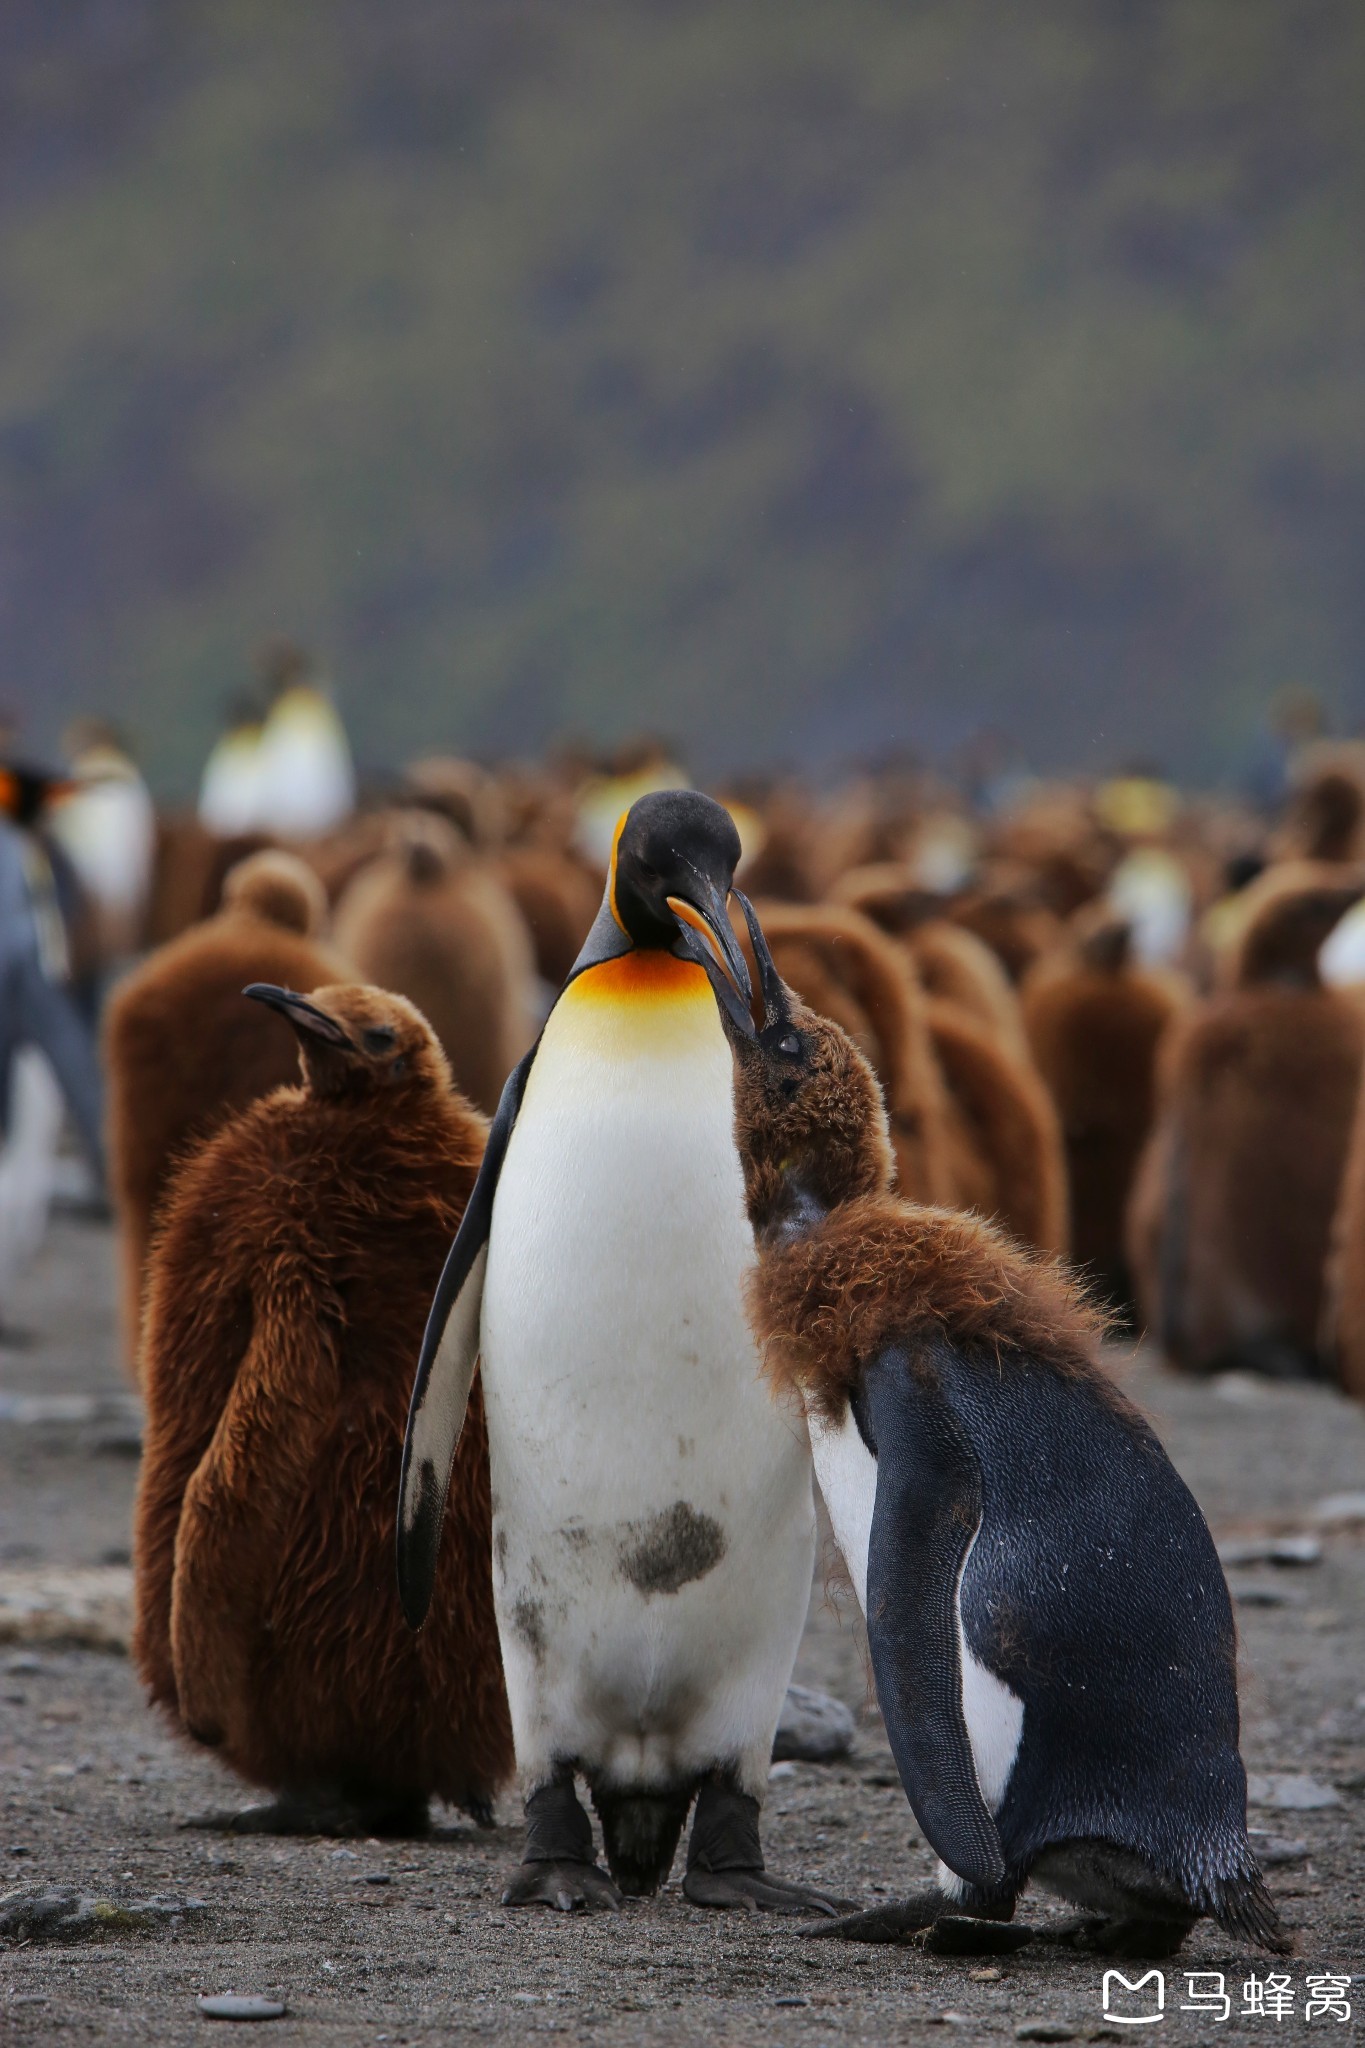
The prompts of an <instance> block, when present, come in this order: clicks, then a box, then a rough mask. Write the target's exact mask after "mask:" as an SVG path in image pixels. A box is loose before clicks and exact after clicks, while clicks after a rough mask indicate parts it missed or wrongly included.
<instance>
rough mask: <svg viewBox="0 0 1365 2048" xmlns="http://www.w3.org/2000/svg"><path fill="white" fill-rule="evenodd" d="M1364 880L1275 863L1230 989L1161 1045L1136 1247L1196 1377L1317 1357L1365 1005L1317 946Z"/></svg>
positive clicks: (1139, 1285) (1290, 1369) (1165, 1344)
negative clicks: (1329, 972) (1322, 962)
mask: <svg viewBox="0 0 1365 2048" xmlns="http://www.w3.org/2000/svg"><path fill="white" fill-rule="evenodd" d="M1360 890H1361V882H1360V878H1359V877H1358V876H1355V875H1351V874H1349V873H1348V874H1343V872H1342V870H1340V869H1333V868H1324V867H1319V866H1315V865H1313V864H1310V863H1294V864H1288V863H1286V865H1285V867H1284V868H1283V869H1281V870H1278V871H1277V870H1275V869H1270V870H1268V871H1267V872H1266V874H1265V875H1263V876H1262V877H1261V878H1260V880H1259V881H1257V882H1255V883H1253V884H1252V892H1254V894H1255V905H1254V908H1253V910H1252V913H1251V915H1250V917H1249V921H1248V922H1247V924H1246V926H1245V927H1244V930H1243V934H1242V939H1241V945H1240V951H1239V954H1238V958H1237V963H1236V967H1235V975H1234V985H1233V986H1232V987H1231V988H1229V989H1225V990H1222V991H1220V992H1219V993H1217V994H1215V995H1213V996H1210V997H1209V998H1208V999H1207V1000H1205V1001H1203V1002H1201V1003H1198V1004H1196V1005H1195V1006H1194V1007H1193V1009H1191V1010H1190V1011H1189V1012H1188V1013H1187V1015H1186V1016H1184V1017H1182V1018H1181V1019H1179V1020H1178V1021H1177V1023H1176V1025H1175V1027H1174V1028H1173V1030H1172V1031H1171V1033H1170V1034H1169V1036H1168V1038H1167V1040H1166V1042H1165V1044H1164V1046H1163V1049H1162V1053H1161V1058H1160V1062H1159V1101H1160V1107H1159V1111H1158V1117H1157V1123H1156V1127H1155V1129H1154V1131H1153V1133H1152V1136H1151V1139H1150V1141H1149V1143H1148V1147H1147V1150H1146V1153H1145V1155H1144V1157H1143V1160H1142V1163H1141V1166H1140V1168H1139V1172H1138V1179H1137V1184H1136V1186H1135V1189H1134V1193H1133V1200H1132V1206H1131V1210H1130V1216H1129V1224H1128V1241H1129V1257H1130V1263H1131V1267H1132V1271H1133V1276H1134V1281H1135V1285H1136V1292H1137V1297H1138V1303H1139V1306H1140V1308H1141V1309H1142V1311H1143V1314H1144V1316H1145V1319H1146V1321H1147V1325H1148V1327H1149V1329H1150V1330H1151V1331H1152V1333H1153V1335H1154V1336H1156V1337H1157V1338H1158V1339H1159V1341H1160V1343H1161V1345H1162V1348H1163V1349H1164V1350H1165V1352H1166V1354H1167V1356H1168V1357H1169V1358H1170V1359H1171V1361H1172V1362H1173V1363H1174V1364H1176V1365H1179V1366H1183V1367H1185V1368H1186V1369H1187V1370H1189V1371H1192V1372H1209V1371H1214V1370H1216V1369H1218V1368H1219V1367H1221V1366H1229V1365H1239V1366H1242V1367H1244V1368H1250V1369H1253V1370H1260V1371H1265V1372H1270V1373H1274V1374H1279V1375H1283V1374H1290V1375H1292V1374H1295V1373H1298V1374H1303V1373H1309V1374H1314V1373H1321V1372H1322V1371H1323V1369H1324V1368H1323V1363H1322V1360H1321V1357H1320V1352H1319V1339H1320V1324H1321V1319H1322V1309H1323V1292H1324V1271H1325V1266H1326V1261H1327V1254H1328V1246H1329V1242H1330V1237H1331V1229H1332V1218H1333V1213H1334V1211H1335V1207H1336V1203H1337V1198H1338V1193H1339V1190H1340V1188H1341V1182H1342V1173H1343V1169H1344V1166H1345V1161H1346V1150H1347V1145H1348V1142H1349V1138H1350V1131H1351V1122H1352V1116H1353V1112H1354V1109H1355V1103H1356V1096H1357V1092H1358V1089H1359V1084H1360V1073H1361V1060H1362V1054H1363V1053H1365V1008H1362V1006H1361V1004H1360V1003H1359V1001H1358V1000H1357V999H1356V998H1355V997H1354V996H1352V995H1348V994H1345V993H1338V992H1337V991H1335V990H1333V989H1328V988H1324V986H1323V984H1322V980H1321V977H1320V975H1319V973H1318V966H1317V956H1318V953H1319V951H1320V949H1321V947H1322V946H1323V944H1324V942H1325V941H1326V939H1327V937H1328V935H1329V933H1330V932H1331V930H1332V928H1333V926H1334V925H1335V924H1336V923H1337V921H1338V920H1339V919H1340V918H1341V917H1342V915H1343V914H1344V912H1345V911H1346V910H1347V909H1348V908H1349V907H1350V905H1351V904H1352V903H1353V902H1355V901H1356V900H1357V899H1358V898H1359V895H1360ZM1252 892H1248V893H1252Z"/></svg>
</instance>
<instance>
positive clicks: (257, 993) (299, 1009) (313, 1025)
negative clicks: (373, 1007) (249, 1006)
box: [242, 981, 355, 1052]
mask: <svg viewBox="0 0 1365 2048" xmlns="http://www.w3.org/2000/svg"><path fill="white" fill-rule="evenodd" d="M242 994H243V995H244V996H250V997H251V1000H252V1001H253V1002H255V1003H265V1004H267V1005H268V1006H269V1008H270V1009H272V1010H278V1011H279V1013H280V1015H281V1016H282V1017H286V1018H288V1020H289V1022H290V1023H291V1024H292V1025H293V1027H294V1029H295V1031H297V1032H299V1033H301V1034H302V1033H307V1035H308V1036H309V1037H310V1038H320V1039H321V1040H322V1042H323V1044H324V1045H334V1046H339V1047H343V1048H344V1049H345V1050H346V1051H347V1052H354V1051H355V1046H354V1044H353V1042H352V1040H351V1038H350V1036H349V1035H348V1034H347V1033H346V1032H345V1031H343V1030H342V1028H341V1026H340V1025H339V1024H338V1023H337V1021H336V1018H335V1017H329V1016H328V1014H327V1012H326V1011H325V1010H320V1009H319V1008H318V1006H317V1004H316V1003H310V1002H309V1000H308V998H307V996H299V995H295V993H294V991H293V989H291V988H276V986H275V984H274V983H273V982H270V981H253V982H252V983H251V984H250V986H249V987H247V988H244V989H243V990H242Z"/></svg>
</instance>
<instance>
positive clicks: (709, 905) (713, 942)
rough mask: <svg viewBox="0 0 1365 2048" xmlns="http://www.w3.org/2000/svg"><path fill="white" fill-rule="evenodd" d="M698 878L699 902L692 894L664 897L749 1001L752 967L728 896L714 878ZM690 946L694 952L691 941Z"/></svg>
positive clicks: (681, 924) (679, 919) (675, 915)
mask: <svg viewBox="0 0 1365 2048" xmlns="http://www.w3.org/2000/svg"><path fill="white" fill-rule="evenodd" d="M697 880H698V886H697V896H698V897H700V899H701V900H700V902H698V901H697V900H695V899H694V898H692V897H689V896H669V897H667V898H666V899H665V900H666V901H667V904H668V907H669V909H670V910H671V911H672V913H673V915H674V917H676V918H677V920H678V923H679V925H680V926H686V927H687V928H688V930H690V931H694V932H696V933H698V934H699V935H700V938H701V940H702V943H703V944H704V945H705V946H706V947H707V948H708V949H709V950H710V952H711V955H712V957H713V958H714V960H715V961H716V963H717V965H718V966H719V967H720V968H721V969H722V970H723V971H724V972H725V973H726V974H728V975H729V977H730V979H731V981H732V982H733V983H734V985H735V987H736V988H737V989H738V990H739V993H740V994H741V996H743V998H744V1001H745V1004H746V1005H747V1004H748V1001H749V998H750V996H751V995H752V993H753V989H752V986H751V984H750V981H749V969H748V966H747V964H746V962H745V959H744V955H743V954H742V953H741V952H740V950H739V940H738V939H737V938H736V937H735V934H734V928H733V926H732V925H731V923H730V920H729V917H728V916H727V915H726V910H725V897H724V896H723V895H722V894H721V892H720V890H719V889H718V888H717V887H716V886H715V884H714V883H713V882H708V881H706V880H705V878H704V877H701V876H698V878H697ZM688 950H689V952H695V949H694V948H693V947H692V946H691V945H689V947H688Z"/></svg>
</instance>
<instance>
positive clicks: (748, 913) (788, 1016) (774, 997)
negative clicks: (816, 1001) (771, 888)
mask: <svg viewBox="0 0 1365 2048" xmlns="http://www.w3.org/2000/svg"><path fill="white" fill-rule="evenodd" d="M735 895H736V897H737V898H738V900H739V907H740V909H741V910H742V911H743V912H744V922H745V924H746V925H747V926H748V927H749V943H750V945H751V946H752V947H753V949H754V959H755V960H756V961H757V962H758V985H759V988H760V990H761V991H762V995H763V1029H764V1030H765V1031H778V1032H781V1031H788V1030H790V1028H791V1021H792V1006H791V990H790V989H789V988H788V987H787V984H786V982H785V981H783V979H782V976H781V975H780V974H779V973H778V971H777V962H776V961H775V960H774V959H773V956H772V953H771V951H770V950H769V946H768V941H767V940H766V939H765V938H764V936H763V927H762V925H761V924H760V923H759V921H758V912H757V911H756V910H755V909H754V906H753V904H752V903H751V902H750V901H749V899H748V897H747V896H746V895H745V894H744V891H743V890H742V889H736V891H735Z"/></svg>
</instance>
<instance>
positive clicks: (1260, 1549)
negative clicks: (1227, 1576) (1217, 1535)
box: [1218, 1536, 1322, 1570]
mask: <svg viewBox="0 0 1365 2048" xmlns="http://www.w3.org/2000/svg"><path fill="white" fill-rule="evenodd" d="M1218 1556H1219V1560H1220V1562H1221V1563H1222V1564H1223V1565H1224V1566H1226V1567H1229V1568H1231V1569H1234V1570H1235V1569H1236V1567H1237V1566H1238V1565H1244V1564H1279V1565H1310V1564H1321V1562H1322V1543H1321V1541H1320V1539H1319V1538H1318V1537H1316V1536H1230V1537H1228V1538H1227V1539H1226V1540H1225V1541H1224V1542H1222V1543H1220V1544H1219V1546H1218Z"/></svg>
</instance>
